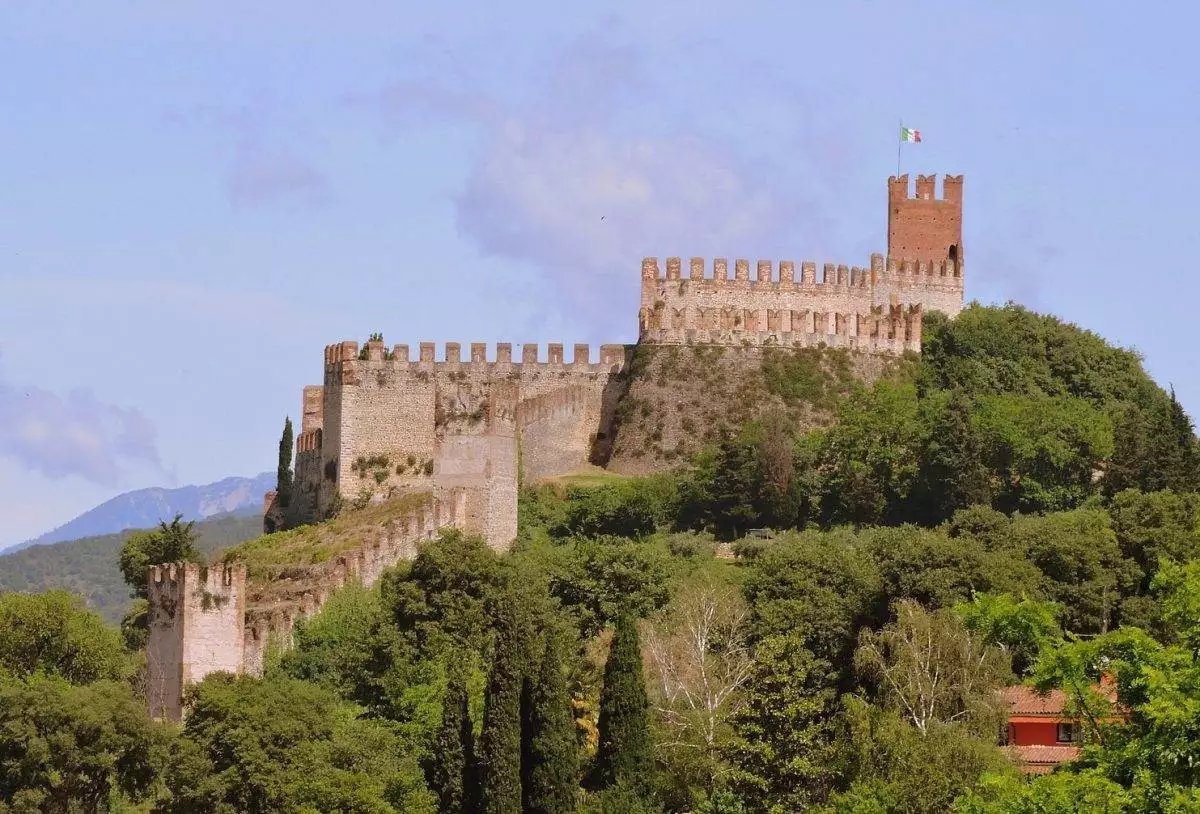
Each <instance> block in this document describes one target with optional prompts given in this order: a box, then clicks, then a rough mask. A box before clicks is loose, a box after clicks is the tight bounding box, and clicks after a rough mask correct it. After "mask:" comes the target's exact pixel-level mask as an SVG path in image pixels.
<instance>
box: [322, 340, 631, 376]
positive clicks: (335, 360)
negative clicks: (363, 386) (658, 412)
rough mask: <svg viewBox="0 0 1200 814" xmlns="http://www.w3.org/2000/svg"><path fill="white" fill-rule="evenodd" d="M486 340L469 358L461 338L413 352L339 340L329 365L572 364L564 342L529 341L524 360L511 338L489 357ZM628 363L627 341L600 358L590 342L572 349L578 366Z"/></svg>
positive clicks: (473, 346) (328, 351) (603, 350)
mask: <svg viewBox="0 0 1200 814" xmlns="http://www.w3.org/2000/svg"><path fill="white" fill-rule="evenodd" d="M487 348H488V345H487V343H486V342H472V343H470V351H469V353H470V355H469V358H466V359H464V358H463V353H462V345H461V343H460V342H445V343H443V346H442V349H440V352H439V349H438V346H437V343H434V342H421V343H419V345H418V353H416V355H413V353H412V349H410V348H409V346H408V345H394V346H392V347H391V348H388V346H386V345H385V343H384V342H382V341H370V342H367V343H366V345H364V346H362V347H361V348H360V347H359V343H358V342H354V341H346V342H338V343H336V345H328V346H325V365H326V367H328V366H331V365H340V364H347V363H358V361H367V363H394V366H402V365H412V366H414V370H431V369H432V367H434V366H450V365H457V366H462V367H469V366H475V367H479V369H480V370H488V369H491V367H493V366H510V365H514V366H520V365H541V366H544V367H562V366H564V365H568V363H566V361H565V357H564V353H563V349H564V346H563V345H562V343H560V342H550V343H547V345H546V352H545V353H542V351H541V346H540V345H538V343H526V345H522V346H521V357H520V361H517V360H515V359H514V355H512V343H511V342H497V343H496V346H494V353H492V354H491V359H488V353H487ZM624 364H625V346H624V345H601V346H600V355H599V360H598V361H595V363H593V361H592V346H589V345H587V343H576V345H575V346H572V349H571V361H570V364H569V365H568V366H570V367H575V369H587V370H596V371H600V370H604V371H607V372H611V369H612V366H613V365H624Z"/></svg>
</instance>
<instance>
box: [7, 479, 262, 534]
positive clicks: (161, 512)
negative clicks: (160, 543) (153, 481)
mask: <svg viewBox="0 0 1200 814" xmlns="http://www.w3.org/2000/svg"><path fill="white" fill-rule="evenodd" d="M274 488H275V473H273V472H264V473H262V474H261V475H256V476H255V477H253V478H241V477H230V478H224V479H222V480H219V481H217V482H216V483H206V484H203V485H201V486H181V487H179V488H178V489H163V488H160V487H153V488H150V489H138V490H137V491H134V492H126V493H125V494H123V495H117V496H116V497H114V498H113V499H112V500H107V501H105V502H104V503H101V504H100V505H99V506H97V507H96V508H94V509H90V510H88V511H86V512H84V513H83V514H81V515H79V516H78V517H76V518H75V519H74V520H71V521H70V522H68V523H64V524H63V525H61V526H59V527H58V528H56V529H53V530H52V531H48V532H46V533H45V534H43V535H41V536H40V537H36V538H34V539H32V540H27V541H26V542H24V543H18V544H16V545H14V546H10V547H9V548H6V549H3V552H4V553H6V554H11V553H13V552H15V551H20V550H21V549H23V548H28V547H30V546H36V545H46V544H48V543H58V542H62V541H64V540H78V539H80V538H82V537H94V536H96V535H100V534H114V533H117V532H121V531H125V530H126V529H144V528H150V527H152V526H154V525H156V524H157V523H159V522H160V521H162V520H170V519H171V518H172V517H174V516H175V515H176V514H182V515H183V519H184V520H204V519H207V518H209V517H215V516H216V515H220V514H227V513H233V514H239V515H255V516H258V515H259V514H260V513H261V511H262V498H263V493H264V492H266V491H268V490H270V489H274Z"/></svg>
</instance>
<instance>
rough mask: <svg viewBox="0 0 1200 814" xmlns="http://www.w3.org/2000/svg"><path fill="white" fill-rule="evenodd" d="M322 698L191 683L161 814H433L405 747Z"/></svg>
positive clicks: (395, 735)
mask: <svg viewBox="0 0 1200 814" xmlns="http://www.w3.org/2000/svg"><path fill="white" fill-rule="evenodd" d="M358 712H359V710H358V709H356V708H354V707H351V706H346V705H343V704H342V703H341V702H340V701H339V700H338V699H337V698H336V697H335V696H334V695H333V694H332V693H330V692H329V691H328V690H326V689H324V688H321V687H318V686H316V685H314V684H310V683H307V682H303V681H296V680H294V679H286V678H268V679H252V678H245V677H234V676H231V675H229V674H228V673H216V674H213V675H210V676H208V677H207V678H205V680H204V681H202V682H201V683H199V684H197V685H196V686H195V687H194V688H193V691H192V696H191V704H190V707H189V713H188V717H187V720H186V721H185V723H184V727H183V732H182V736H181V738H180V739H179V741H178V742H177V743H176V745H175V747H174V749H173V751H172V754H171V760H170V763H169V765H168V769H167V771H166V773H165V780H166V785H167V787H168V788H169V790H170V791H171V799H170V802H169V804H167V805H165V806H164V809H165V810H166V811H172V812H179V814H184V812H187V813H188V814H191V812H214V814H215V812H224V811H241V812H247V813H248V814H265V812H275V811H372V812H380V814H385V813H386V812H401V811H402V812H405V814H407V813H408V812H414V814H417V812H420V814H433V812H435V811H436V804H435V801H434V800H433V797H432V795H431V794H430V793H429V790H428V789H427V788H425V785H424V781H423V778H422V776H421V771H420V767H419V766H418V765H417V762H416V760H415V758H414V755H413V753H414V751H415V748H416V745H415V744H413V743H409V742H406V741H405V740H404V739H403V738H402V737H401V735H400V734H399V732H398V731H397V729H396V728H394V727H393V726H391V725H389V724H388V723H386V722H382V721H378V720H369V719H364V718H360V717H358Z"/></svg>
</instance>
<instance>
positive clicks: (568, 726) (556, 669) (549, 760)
mask: <svg viewBox="0 0 1200 814" xmlns="http://www.w3.org/2000/svg"><path fill="white" fill-rule="evenodd" d="M565 667H566V664H565V659H564V653H563V646H562V638H561V634H560V633H558V632H556V631H550V632H549V633H548V635H547V637H546V647H545V650H544V652H543V653H542V659H541V667H540V669H539V670H538V671H537V673H536V675H534V674H531V675H530V677H529V678H527V679H526V681H525V691H524V693H523V696H524V697H523V699H522V702H523V703H522V708H523V709H522V719H523V721H524V727H523V729H524V732H523V736H522V742H523V746H524V752H525V755H524V759H523V761H522V764H523V765H522V776H523V777H522V789H523V793H524V798H525V803H524V811H525V814H557V813H558V812H561V811H574V810H575V798H576V797H577V796H578V790H579V778H578V768H579V760H578V747H577V746H576V745H575V719H574V716H573V715H572V707H571V692H570V689H569V688H568V686H567V681H566V675H565V672H564V671H565Z"/></svg>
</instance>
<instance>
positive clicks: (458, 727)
mask: <svg viewBox="0 0 1200 814" xmlns="http://www.w3.org/2000/svg"><path fill="white" fill-rule="evenodd" d="M429 785H430V787H431V789H432V791H433V793H434V794H435V795H436V796H437V799H438V811H439V812H440V813H441V814H460V812H464V811H475V810H476V808H475V805H476V803H475V801H476V795H477V793H478V790H477V789H475V737H474V732H473V731H472V729H471V713H470V710H469V708H468V706H467V684H466V677H465V676H464V675H463V671H462V670H461V669H451V672H450V675H449V676H448V681H447V684H446V697H445V699H444V700H443V702H442V723H441V726H440V727H439V728H438V732H437V739H436V740H435V742H434V755H433V764H432V766H431V769H430V777H429Z"/></svg>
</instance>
